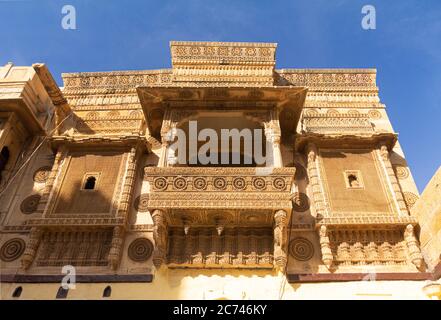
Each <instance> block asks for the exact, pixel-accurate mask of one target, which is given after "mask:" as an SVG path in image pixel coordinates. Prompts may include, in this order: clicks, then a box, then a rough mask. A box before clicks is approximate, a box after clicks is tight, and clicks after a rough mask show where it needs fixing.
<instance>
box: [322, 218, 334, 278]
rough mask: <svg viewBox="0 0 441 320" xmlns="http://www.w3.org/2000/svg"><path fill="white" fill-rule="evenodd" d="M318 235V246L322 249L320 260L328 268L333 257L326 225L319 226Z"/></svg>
mask: <svg viewBox="0 0 441 320" xmlns="http://www.w3.org/2000/svg"><path fill="white" fill-rule="evenodd" d="M319 236H320V248H321V251H322V261H323V263H324V265H325V266H326V267H327V268H328V269H330V268H331V266H332V262H333V260H334V257H333V255H332V250H331V245H330V241H329V237H328V229H327V227H326V226H321V227H320V230H319Z"/></svg>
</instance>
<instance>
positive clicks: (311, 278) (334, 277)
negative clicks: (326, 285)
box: [287, 272, 432, 283]
mask: <svg viewBox="0 0 441 320" xmlns="http://www.w3.org/2000/svg"><path fill="white" fill-rule="evenodd" d="M369 277H370V274H369V273H338V274H337V273H329V274H328V273H325V274H301V273H291V274H287V278H288V282H289V283H298V282H302V283H305V282H339V281H362V280H363V279H369ZM431 279H432V274H431V273H428V272H421V273H410V272H407V273H404V272H400V273H376V274H375V281H382V280H388V281H399V280H431Z"/></svg>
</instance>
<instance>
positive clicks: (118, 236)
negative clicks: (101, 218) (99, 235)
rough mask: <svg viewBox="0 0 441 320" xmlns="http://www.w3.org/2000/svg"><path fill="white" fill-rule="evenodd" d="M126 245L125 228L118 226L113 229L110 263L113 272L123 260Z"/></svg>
mask: <svg viewBox="0 0 441 320" xmlns="http://www.w3.org/2000/svg"><path fill="white" fill-rule="evenodd" d="M123 243H124V228H123V227H122V226H117V227H114V228H113V234H112V242H111V244H110V250H109V257H108V260H109V263H110V266H111V267H112V269H113V270H116V269H117V268H118V265H119V262H120V260H121V250H122V246H123Z"/></svg>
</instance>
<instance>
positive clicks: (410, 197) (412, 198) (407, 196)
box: [403, 191, 419, 209]
mask: <svg viewBox="0 0 441 320" xmlns="http://www.w3.org/2000/svg"><path fill="white" fill-rule="evenodd" d="M403 195H404V201H406V204H407V206H408V207H409V209H410V208H412V207H413V206H414V205H415V202H417V200H418V198H419V197H418V196H417V195H416V194H415V193H412V192H407V191H406V192H403Z"/></svg>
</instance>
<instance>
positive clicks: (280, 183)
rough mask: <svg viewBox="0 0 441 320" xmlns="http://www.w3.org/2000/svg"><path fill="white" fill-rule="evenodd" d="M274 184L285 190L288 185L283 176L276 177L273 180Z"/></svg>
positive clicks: (275, 186)
mask: <svg viewBox="0 0 441 320" xmlns="http://www.w3.org/2000/svg"><path fill="white" fill-rule="evenodd" d="M273 186H274V188H276V189H278V190H283V189H285V187H286V183H285V180H284V179H283V178H275V179H274V180H273Z"/></svg>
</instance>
